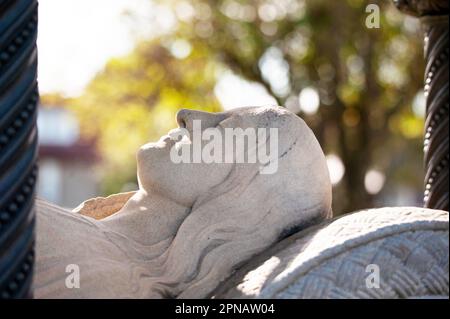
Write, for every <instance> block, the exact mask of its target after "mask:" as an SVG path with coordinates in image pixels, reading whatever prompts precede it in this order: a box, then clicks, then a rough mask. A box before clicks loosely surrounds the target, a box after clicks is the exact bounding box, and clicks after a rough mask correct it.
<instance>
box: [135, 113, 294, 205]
mask: <svg viewBox="0 0 450 319" xmlns="http://www.w3.org/2000/svg"><path fill="white" fill-rule="evenodd" d="M286 114H288V113H287V111H285V110H284V109H282V108H273V107H269V108H268V107H249V108H239V109H233V110H231V111H227V112H221V113H208V112H202V111H193V110H187V109H183V110H180V111H179V112H178V113H177V122H178V125H179V128H178V129H174V130H172V131H171V132H169V134H168V135H165V136H162V137H161V138H160V140H159V141H158V142H156V143H148V144H146V145H144V146H142V147H141V148H140V150H139V151H138V153H137V163H138V179H139V183H140V187H141V189H144V190H145V189H147V190H148V189H152V190H157V191H158V193H160V194H161V195H163V196H165V197H167V198H169V199H171V200H173V201H175V202H177V203H179V204H181V205H184V206H191V205H192V204H193V203H194V201H195V199H196V198H198V196H199V195H201V194H204V193H205V192H207V191H208V190H210V189H211V188H212V187H214V186H216V185H218V184H219V183H221V182H222V181H224V180H225V179H226V177H227V176H228V175H229V174H230V172H231V170H232V169H233V165H234V164H233V163H231V162H230V160H229V159H230V158H232V159H233V162H234V163H236V162H239V160H238V159H237V154H238V153H239V152H240V151H242V150H243V151H244V153H245V154H246V155H243V156H244V157H241V158H242V159H243V160H241V161H240V162H239V164H240V165H244V166H245V165H247V166H252V165H255V164H256V165H261V161H260V158H259V156H258V154H257V153H256V151H255V147H256V145H255V143H253V141H256V143H258V141H261V139H259V138H258V134H263V133H265V134H266V135H264V136H262V137H265V138H266V139H270V142H271V143H272V142H273V143H272V144H271V147H272V148H271V149H269V147H267V148H266V154H268V155H270V153H271V152H270V151H271V150H272V151H275V152H276V153H278V147H282V146H283V144H285V143H283V142H286V141H282V143H281V144H280V145H278V142H279V141H278V139H274V138H277V136H275V135H274V134H272V135H273V136H270V132H271V131H270V129H271V128H272V129H278V126H279V125H280V120H281V119H282V118H283V117H285V116H286ZM289 116H293V115H292V114H289ZM212 129H213V130H215V132H216V133H215V134H217V135H214V136H212V135H204V136H202V134H203V133H206V132H209V131H210V130H212ZM233 129H242V130H247V129H249V130H247V131H245V132H244V134H250V135H239V131H237V132H236V131H232V130H233ZM283 130H285V131H289V130H290V127H289V126H287V127H284V128H283ZM181 131H184V133H185V135H186V136H185V137H183V138H181V136H182V134H181ZM276 133H278V132H276ZM227 134H229V135H227ZM231 134H237V135H236V137H234V138H235V139H234V140H230V139H227V138H228V137H229V136H230V135H231ZM252 137H254V139H252ZM260 137H261V136H260ZM203 138H204V139H203ZM180 139H181V141H180ZM230 141H231V143H230ZM233 141H234V143H233ZM236 141H239V142H240V143H242V144H240V145H241V146H243V148H239V147H236V145H237V144H238V143H239V142H236ZM217 142H219V143H218V144H217ZM186 143H187V144H186ZM263 144H265V143H263ZM181 145H183V147H184V150H183V151H186V153H187V154H188V155H189V162H188V163H186V162H181V163H175V162H174V161H173V160H172V158H171V152H174V150H173V149H174V148H175V147H177V148H178V153H177V154H181V153H182V150H181V149H180V148H179V147H180V146H181ZM207 145H209V150H210V151H211V152H208V154H213V156H216V155H217V153H216V152H218V151H219V153H220V154H219V155H218V157H214V160H213V162H211V160H209V161H208V159H205V158H203V157H202V155H203V154H204V153H205V152H206V151H207V150H205V147H207ZM228 146H229V147H230V148H227V147H228ZM264 147H266V145H264ZM213 148H214V150H213V151H212V149H213ZM260 148H261V146H260ZM256 149H258V147H256ZM252 150H253V151H254V152H255V153H254V157H253V158H254V160H253V161H252V160H251V159H249V157H248V153H249V151H250V152H251V151H252ZM241 153H242V152H240V153H239V154H241ZM241 155H242V154H241ZM271 155H273V156H276V154H275V153H274V152H272V154H271ZM227 156H231V157H228V158H227ZM275 173H276V172H275Z"/></svg>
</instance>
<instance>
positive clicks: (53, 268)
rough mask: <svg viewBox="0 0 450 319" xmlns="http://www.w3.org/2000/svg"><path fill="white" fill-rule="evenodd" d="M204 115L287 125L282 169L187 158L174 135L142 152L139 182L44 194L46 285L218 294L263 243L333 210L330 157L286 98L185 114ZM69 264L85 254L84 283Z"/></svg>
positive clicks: (95, 292)
mask: <svg viewBox="0 0 450 319" xmlns="http://www.w3.org/2000/svg"><path fill="white" fill-rule="evenodd" d="M193 120H201V124H202V130H204V129H207V128H217V129H218V130H224V129H225V128H243V129H246V128H255V129H257V128H278V148H279V149H278V153H277V154H278V155H277V156H278V159H277V160H278V167H277V171H276V172H275V173H273V174H261V173H260V166H261V163H258V162H257V163H209V164H206V163H178V164H176V163H174V162H173V161H171V160H170V149H171V148H172V147H173V146H174V145H175V144H176V143H177V141H176V140H173V139H171V138H169V137H168V136H164V137H162V138H161V140H160V141H158V142H156V143H149V144H146V145H144V146H142V147H141V148H140V149H139V151H138V152H137V168H138V170H137V175H138V181H139V190H138V191H136V192H132V193H124V194H117V195H113V196H110V197H107V198H95V199H91V200H88V201H86V202H84V203H82V204H81V205H80V206H79V207H78V208H77V209H75V210H74V211H68V210H64V209H62V208H60V207H57V206H55V205H52V204H50V203H47V202H45V201H42V200H38V201H37V238H36V249H37V252H36V257H37V260H36V269H35V276H34V296H35V297H37V298H207V297H209V296H210V294H211V292H212V291H213V290H214V289H215V288H216V287H217V286H218V285H219V284H220V283H221V282H222V281H223V280H225V279H226V278H227V277H229V276H230V275H231V274H232V272H233V271H234V270H236V269H237V268H238V267H239V266H241V265H242V264H243V263H245V262H246V261H248V260H249V259H250V258H251V257H252V256H254V255H255V254H258V253H260V252H262V251H263V250H265V249H267V248H268V247H269V246H271V245H273V244H274V243H276V242H278V241H279V240H281V239H282V238H283V237H286V236H288V235H289V234H291V233H292V232H293V231H297V230H299V229H301V228H304V227H307V226H309V225H311V224H314V223H317V222H320V221H321V220H323V219H325V218H328V217H331V214H332V212H331V183H330V180H329V176H328V169H327V166H326V161H325V157H324V154H323V152H322V150H321V148H320V145H319V143H318V142H317V140H316V138H315V137H314V134H313V133H312V131H311V130H310V129H309V128H308V127H307V125H306V124H305V123H304V121H303V120H301V119H300V118H299V117H297V116H296V115H294V114H292V113H290V112H289V111H287V110H286V109H284V108H281V107H249V108H240V109H234V110H231V111H227V112H222V113H206V112H199V111H191V110H181V111H179V112H178V114H177V122H178V125H179V126H180V127H182V128H185V129H187V130H188V131H190V130H192V123H193ZM268 141H269V139H267V142H268ZM267 149H268V148H267ZM69 265H76V266H78V267H77V268H78V269H79V288H76V287H73V286H71V285H67V280H68V276H70V275H73V274H72V273H70V272H66V270H67V269H72V268H70V267H72V266H70V267H69V268H67V267H68V266H69ZM68 286H69V287H73V288H68Z"/></svg>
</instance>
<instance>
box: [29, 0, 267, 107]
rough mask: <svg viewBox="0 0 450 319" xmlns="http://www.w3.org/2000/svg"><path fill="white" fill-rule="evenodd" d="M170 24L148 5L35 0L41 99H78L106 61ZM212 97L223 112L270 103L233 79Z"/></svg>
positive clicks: (127, 0) (145, 0)
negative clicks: (44, 95)
mask: <svg viewBox="0 0 450 319" xmlns="http://www.w3.org/2000/svg"><path fill="white" fill-rule="evenodd" d="M127 12H133V13H134V14H133V16H130V15H129V14H128V15H127V14H126V13H127ZM175 23H176V19H175V17H174V15H173V14H172V13H171V11H170V10H168V9H167V8H166V7H164V6H162V5H157V4H154V3H153V2H152V1H151V0H40V1H39V34H38V49H39V70H38V77H39V79H38V80H39V87H40V91H41V93H49V92H55V91H57V92H61V93H63V94H65V95H68V96H77V95H79V94H81V93H82V91H83V89H84V87H85V86H86V85H87V84H88V82H89V81H90V80H91V79H92V77H93V76H94V75H95V74H96V73H97V72H98V71H100V70H101V69H102V68H103V66H104V64H105V63H106V62H107V61H108V60H109V59H110V58H111V57H114V56H120V55H124V54H126V53H128V52H129V51H131V50H132V48H133V46H134V45H135V43H136V42H137V41H138V40H139V39H140V38H143V37H147V38H148V37H151V36H156V35H158V34H160V33H164V32H167V31H169V30H170V29H171V28H173V27H174V25H175ZM215 93H216V95H217V97H218V99H219V100H220V102H221V103H222V105H223V106H224V108H232V107H237V106H246V105H263V104H266V105H267V104H274V103H275V101H274V99H273V98H272V97H270V96H269V95H268V94H267V93H266V91H265V89H264V88H263V87H262V86H259V85H255V84H250V83H248V82H246V81H243V80H242V79H239V78H237V77H236V76H234V75H232V74H226V75H224V76H223V77H222V78H221V79H220V80H219V83H218V85H217V87H216V89H215Z"/></svg>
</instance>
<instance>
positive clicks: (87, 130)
mask: <svg viewBox="0 0 450 319" xmlns="http://www.w3.org/2000/svg"><path fill="white" fill-rule="evenodd" d="M174 41H175V40H174ZM169 45H170V42H167V45H163V44H162V42H161V41H159V40H153V41H151V42H145V43H141V44H139V46H138V47H137V48H136V49H135V50H134V51H133V52H132V53H131V54H129V55H128V56H125V57H121V58H115V59H112V60H111V61H109V62H108V63H107V65H106V66H105V68H104V70H103V71H102V72H100V73H99V74H98V75H97V76H96V77H95V78H94V79H93V80H92V82H91V83H90V84H89V86H88V87H87V89H86V91H85V93H84V94H83V95H82V96H81V97H80V98H78V99H74V100H72V101H70V107H71V108H72V109H73V111H75V113H76V114H77V115H78V117H79V119H80V123H81V129H82V132H83V134H84V135H85V137H87V138H89V137H93V138H96V139H97V144H98V148H99V151H100V153H101V155H102V157H103V161H102V165H101V168H100V169H101V170H102V171H103V172H102V173H103V176H104V181H103V182H104V183H103V191H104V192H105V193H107V194H109V193H114V192H119V191H121V188H122V187H123V185H124V184H125V183H126V182H133V181H135V177H136V167H135V153H136V151H137V149H138V148H139V147H140V146H141V145H143V144H145V143H148V142H150V141H156V140H158V138H159V137H160V136H161V135H164V134H166V133H167V131H168V130H169V129H171V128H173V127H175V126H176V122H175V114H176V112H177V110H178V109H180V108H181V107H188V108H196V109H201V110H206V111H212V112H214V111H218V110H220V107H219V105H218V102H217V100H216V98H215V97H214V95H213V89H214V84H215V77H214V75H215V73H216V69H217V65H216V64H215V63H214V61H212V60H211V59H210V58H209V54H208V51H207V49H206V48H205V47H204V46H201V45H199V46H196V47H195V48H192V51H191V52H190V54H189V56H188V57H186V58H184V59H178V58H176V57H174V56H173V55H172V54H171V52H170V50H169V48H168V46H169Z"/></svg>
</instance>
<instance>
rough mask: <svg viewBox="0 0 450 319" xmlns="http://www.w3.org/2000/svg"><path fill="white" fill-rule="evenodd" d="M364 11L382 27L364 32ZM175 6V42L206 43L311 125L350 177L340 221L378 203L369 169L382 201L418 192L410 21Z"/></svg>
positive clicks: (349, 4) (384, 10)
mask: <svg viewBox="0 0 450 319" xmlns="http://www.w3.org/2000/svg"><path fill="white" fill-rule="evenodd" d="M164 3H167V1H164ZM368 4H377V5H378V6H379V8H380V13H381V17H380V28H372V29H369V28H368V27H367V26H366V19H367V17H368V16H369V15H370V12H366V8H367V5H368ZM170 5H171V6H172V8H173V10H174V12H175V13H176V15H177V17H178V19H179V25H178V28H177V33H176V36H177V37H179V38H183V39H185V40H186V41H189V42H190V43H193V44H194V45H197V44H198V43H201V44H202V45H204V44H207V46H208V48H209V49H210V50H211V51H212V52H213V53H214V55H212V56H211V59H217V60H219V61H221V62H222V63H224V64H225V65H226V66H228V67H229V68H230V69H231V70H233V71H234V72H235V73H237V74H238V75H240V76H242V77H244V78H246V79H247V80H250V81H255V82H258V83H261V84H262V85H264V87H265V88H266V89H267V90H268V92H269V93H270V94H271V95H273V96H274V97H275V98H276V100H277V101H278V103H279V104H280V105H284V106H286V107H288V108H289V109H291V110H294V111H296V112H297V113H298V114H299V115H300V116H301V117H302V118H304V119H305V120H306V121H307V123H308V124H309V125H310V126H311V128H312V129H313V131H314V132H315V133H316V136H317V137H318V139H319V141H320V143H321V145H322V146H323V148H324V150H325V152H326V153H335V154H337V155H338V156H339V157H340V158H341V160H342V162H343V164H344V167H345V174H344V175H343V179H342V180H341V181H340V183H339V185H337V187H335V192H334V209H335V212H336V213H338V214H339V213H343V212H349V211H353V210H357V209H360V208H365V207H372V206H374V205H376V204H377V201H376V200H375V199H376V198H374V194H371V193H375V192H377V191H378V190H377V189H375V191H374V190H373V189H371V188H370V185H369V191H370V193H369V191H368V190H367V189H366V187H365V183H366V184H367V183H369V184H370V183H371V177H373V176H374V175H373V174H372V175H370V174H369V175H368V176H367V173H368V172H370V171H371V170H373V169H376V171H381V172H382V174H384V175H385V176H387V183H386V185H385V187H384V189H383V191H384V192H382V193H381V194H383V195H384V197H386V195H387V194H386V192H390V191H393V190H394V189H395V188H396V187H398V186H399V185H401V184H402V183H405V184H407V185H409V187H412V188H416V189H419V190H420V189H421V183H422V176H421V175H422V167H421V165H422V164H421V159H422V156H421V153H420V152H421V146H420V143H421V138H420V137H421V135H422V128H423V116H422V115H421V114H416V113H420V112H416V113H414V112H413V109H412V107H411V106H412V105H413V101H414V98H415V97H416V95H417V93H418V92H419V91H420V89H421V87H422V76H423V64H422V43H421V37H420V36H419V35H418V31H419V30H418V25H417V24H416V23H415V21H413V20H411V19H409V20H408V19H406V20H405V17H404V16H402V15H401V14H399V13H398V12H397V11H396V9H395V8H394V7H393V6H392V4H391V3H390V2H389V1H374V0H370V1H366V0H342V1H330V0H248V1H236V0H190V1H186V0H172V1H170ZM304 88H308V90H306V91H305V92H304V93H305V94H303V97H304V99H302V98H300V101H299V98H298V96H299V93H300V92H302V90H303V89H304ZM307 92H308V93H307ZM315 92H318V97H319V99H320V107H319V108H315V105H314V103H316V101H315V97H316V95H317V94H316V95H315V94H314V93H315ZM300 96H301V97H302V94H301V95H300ZM316 99H317V98H316ZM299 102H300V104H299ZM311 104H312V105H311ZM416 111H417V110H416ZM405 172H406V174H405ZM375 176H377V175H375ZM375 182H377V181H375ZM375 186H376V185H375ZM375 188H376V187H375ZM381 194H379V195H381ZM411 204H416V202H413V203H411Z"/></svg>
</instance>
